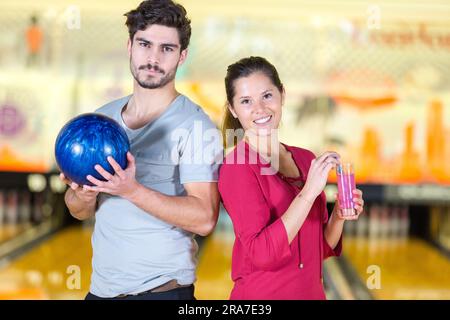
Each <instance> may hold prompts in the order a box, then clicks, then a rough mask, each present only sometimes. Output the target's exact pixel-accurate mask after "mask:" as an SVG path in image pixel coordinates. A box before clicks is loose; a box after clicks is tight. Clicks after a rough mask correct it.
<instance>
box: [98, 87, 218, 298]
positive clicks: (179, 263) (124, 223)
mask: <svg viewBox="0 0 450 320" xmlns="http://www.w3.org/2000/svg"><path fill="white" fill-rule="evenodd" d="M130 97H131V96H127V97H124V98H121V99H118V100H116V101H113V102H111V103H109V104H107V105H105V106H103V107H101V108H99V109H98V110H97V111H96V112H98V113H101V114H104V115H107V116H109V117H111V118H113V119H115V120H116V121H117V122H118V123H120V125H121V126H122V127H123V128H124V129H125V131H126V132H127V135H128V137H129V139H130V143H131V153H132V154H133V155H134V156H135V159H136V179H137V181H138V182H139V183H141V184H143V185H144V186H146V187H149V188H151V189H153V190H156V191H159V192H161V193H164V194H166V195H171V196H183V195H186V191H185V189H184V187H183V184H184V183H188V182H216V181H217V180H218V169H219V165H220V163H221V157H222V154H223V153H222V145H221V142H220V137H218V135H219V132H218V130H217V128H216V126H215V125H214V124H213V123H212V121H211V120H210V119H209V117H208V116H207V115H206V114H205V112H204V111H203V110H202V109H201V108H200V107H199V106H198V105H196V104H194V103H193V102H192V101H191V100H189V99H188V98H187V97H186V96H183V95H179V96H177V97H176V99H175V100H174V101H173V102H172V103H171V105H170V106H168V108H167V109H166V110H165V111H164V112H163V113H162V114H161V115H160V116H159V117H157V119H155V120H154V121H151V122H150V123H148V124H146V125H145V126H144V127H142V128H139V129H137V130H132V129H129V128H128V127H127V126H126V125H125V123H124V122H123V119H122V116H121V113H122V109H123V107H124V106H125V105H126V104H127V102H128V100H129V99H130ZM92 247H93V258H92V267H93V272H92V277H91V287H90V292H91V293H93V294H94V295H96V296H99V297H115V296H118V295H120V294H135V293H139V292H143V291H147V290H150V289H152V288H154V287H157V286H159V285H161V284H163V283H165V282H167V281H169V280H172V279H176V280H178V283H180V284H191V283H194V282H195V280H196V277H195V268H196V263H197V250H198V246H197V243H196V241H195V240H194V235H193V234H192V233H190V232H188V231H185V230H182V229H180V228H178V227H175V226H173V225H170V224H168V223H166V222H164V221H162V220H160V219H158V218H156V217H154V216H152V215H151V213H147V212H145V211H143V210H142V209H140V208H138V207H137V206H135V205H134V204H133V203H131V202H129V201H127V200H125V199H123V198H121V197H118V196H112V195H109V194H103V193H102V194H100V196H99V206H98V210H97V212H96V214H95V227H94V233H93V235H92Z"/></svg>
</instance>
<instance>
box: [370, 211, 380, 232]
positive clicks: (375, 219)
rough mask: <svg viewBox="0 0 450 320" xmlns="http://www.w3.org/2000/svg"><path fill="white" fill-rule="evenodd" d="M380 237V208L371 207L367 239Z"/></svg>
mask: <svg viewBox="0 0 450 320" xmlns="http://www.w3.org/2000/svg"><path fill="white" fill-rule="evenodd" d="M379 235H380V206H379V205H373V206H372V207H371V210H370V217H369V238H371V239H377V238H378V237H379Z"/></svg>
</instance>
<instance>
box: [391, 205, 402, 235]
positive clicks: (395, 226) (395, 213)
mask: <svg viewBox="0 0 450 320" xmlns="http://www.w3.org/2000/svg"><path fill="white" fill-rule="evenodd" d="M399 211H400V209H399V207H398V206H395V207H394V208H392V212H391V219H390V225H391V228H390V229H391V231H390V233H391V238H392V239H398V237H399V236H400V213H399Z"/></svg>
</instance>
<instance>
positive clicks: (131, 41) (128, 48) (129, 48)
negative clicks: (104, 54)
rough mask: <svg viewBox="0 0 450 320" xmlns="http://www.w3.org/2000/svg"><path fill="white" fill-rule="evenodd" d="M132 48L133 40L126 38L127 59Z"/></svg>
mask: <svg viewBox="0 0 450 320" xmlns="http://www.w3.org/2000/svg"><path fill="white" fill-rule="evenodd" d="M132 46H133V40H131V39H130V38H128V42H127V50H128V58H130V57H131V47H132Z"/></svg>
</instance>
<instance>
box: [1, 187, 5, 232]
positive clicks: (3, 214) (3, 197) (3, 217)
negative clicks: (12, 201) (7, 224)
mask: <svg viewBox="0 0 450 320" xmlns="http://www.w3.org/2000/svg"><path fill="white" fill-rule="evenodd" d="M4 221H5V193H4V192H3V190H0V227H1V226H2V225H3V223H4Z"/></svg>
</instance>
